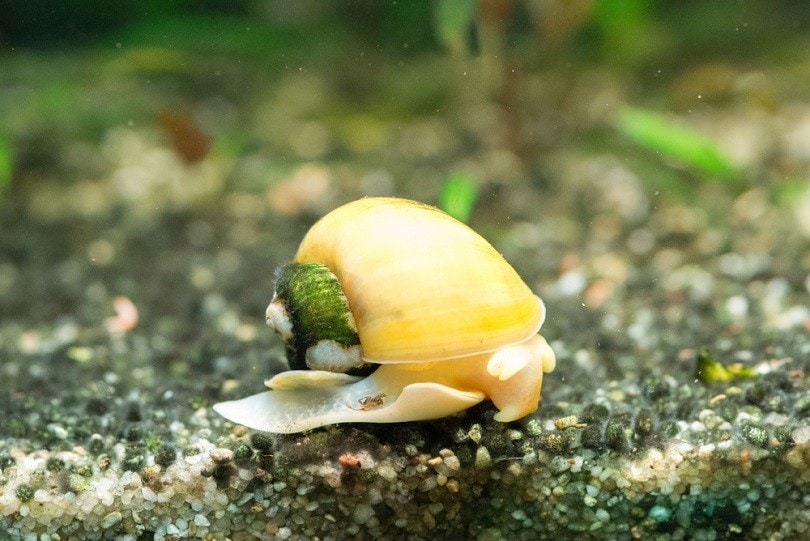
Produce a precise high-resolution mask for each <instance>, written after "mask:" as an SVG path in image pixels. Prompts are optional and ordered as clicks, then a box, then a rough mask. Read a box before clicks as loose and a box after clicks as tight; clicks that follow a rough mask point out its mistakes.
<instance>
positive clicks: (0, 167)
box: [0, 135, 12, 200]
mask: <svg viewBox="0 0 810 541" xmlns="http://www.w3.org/2000/svg"><path fill="white" fill-rule="evenodd" d="M11 170H12V157H11V145H10V144H9V143H8V140H7V139H6V138H5V137H3V136H2V135H0V200H2V198H3V196H4V195H5V193H6V192H7V191H8V190H9V187H10V186H11Z"/></svg>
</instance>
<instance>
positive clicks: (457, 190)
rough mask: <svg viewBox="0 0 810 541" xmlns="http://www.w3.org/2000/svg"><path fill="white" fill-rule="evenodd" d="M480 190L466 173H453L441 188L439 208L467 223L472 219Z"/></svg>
mask: <svg viewBox="0 0 810 541" xmlns="http://www.w3.org/2000/svg"><path fill="white" fill-rule="evenodd" d="M477 195H478V190H477V188H476V187H475V183H474V182H473V181H472V179H471V178H470V177H469V176H468V175H465V174H464V173H452V174H450V176H448V177H447V179H445V181H444V182H443V183H442V186H441V188H440V190H439V208H440V209H442V210H443V211H445V212H446V213H447V214H449V215H450V216H452V217H453V218H455V219H457V220H459V221H461V222H464V223H466V222H467V220H469V219H470V213H471V212H472V208H473V205H474V204H475V199H476V197H477Z"/></svg>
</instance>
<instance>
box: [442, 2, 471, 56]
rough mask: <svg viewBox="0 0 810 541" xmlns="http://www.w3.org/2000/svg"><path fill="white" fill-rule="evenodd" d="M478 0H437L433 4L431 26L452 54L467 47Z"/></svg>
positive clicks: (460, 51) (460, 52) (461, 52)
mask: <svg viewBox="0 0 810 541" xmlns="http://www.w3.org/2000/svg"><path fill="white" fill-rule="evenodd" d="M477 9H478V0H438V1H437V2H435V3H434V4H433V12H434V13H433V27H434V31H435V32H436V36H437V37H438V39H439V41H440V42H441V43H442V45H444V46H445V47H446V48H447V49H448V50H449V51H450V52H452V53H453V54H459V55H460V54H463V53H465V52H466V51H467V49H468V38H469V34H470V30H471V28H472V27H473V24H474V23H475V13H476V11H477Z"/></svg>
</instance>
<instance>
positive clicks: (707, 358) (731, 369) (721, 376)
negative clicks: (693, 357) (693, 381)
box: [695, 348, 758, 386]
mask: <svg viewBox="0 0 810 541" xmlns="http://www.w3.org/2000/svg"><path fill="white" fill-rule="evenodd" d="M757 376H758V374H757V373H756V372H755V371H754V369H753V368H751V367H749V366H745V365H742V364H740V363H734V364H723V363H722V362H721V361H719V360H718V359H716V358H715V357H714V356H712V355H711V354H710V353H709V352H708V350H706V349H705V348H703V349H701V350H700V352H699V353H698V357H697V364H696V365H695V377H696V378H697V380H698V381H700V382H701V383H702V384H703V385H706V386H708V385H711V384H712V383H714V382H715V381H731V380H732V379H749V378H755V377H757Z"/></svg>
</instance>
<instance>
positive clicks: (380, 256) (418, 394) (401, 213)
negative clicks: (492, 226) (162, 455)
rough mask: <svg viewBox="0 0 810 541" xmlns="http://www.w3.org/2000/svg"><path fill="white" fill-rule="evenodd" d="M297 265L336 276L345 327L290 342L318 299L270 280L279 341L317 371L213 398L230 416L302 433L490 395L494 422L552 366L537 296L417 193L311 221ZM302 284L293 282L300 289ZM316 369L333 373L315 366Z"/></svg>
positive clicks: (522, 407)
mask: <svg viewBox="0 0 810 541" xmlns="http://www.w3.org/2000/svg"><path fill="white" fill-rule="evenodd" d="M315 264H319V265H315ZM297 265H298V266H300V265H304V266H306V265H311V266H312V267H314V268H316V269H317V268H320V269H321V271H319V272H323V273H326V274H327V275H330V274H331V275H333V278H336V280H337V284H339V285H335V284H332V286H329V287H331V288H332V289H335V288H338V289H340V288H342V295H343V296H345V298H342V302H343V305H348V310H349V313H348V314H346V315H345V316H341V317H339V318H338V319H341V324H342V325H344V326H345V327H344V328H342V330H341V331H340V332H336V333H331V331H330V332H328V333H327V334H328V336H325V337H324V340H321V341H318V338H317V336H315V337H312V336H308V338H307V341H305V342H301V341H300V340H298V341H296V340H294V338H293V337H294V335H296V332H295V329H294V327H295V326H296V325H298V326H299V327H300V322H299V321H298V320H297V319H296V318H297V317H298V315H299V314H302V313H304V312H307V308H313V307H314V308H315V309H314V310H310V312H312V314H308V315H307V318H305V319H306V321H308V322H309V321H311V320H315V319H317V318H319V317H321V315H322V314H321V310H319V309H317V307H318V306H319V305H318V304H317V302H318V301H317V300H313V299H316V298H317V297H316V296H315V295H314V294H313V296H312V297H311V298H310V297H307V299H306V301H305V302H306V303H307V304H305V305H304V306H303V307H300V305H297V304H294V303H293V302H292V301H291V300H290V299H286V298H284V296H283V295H282V296H279V292H278V286H277V295H276V297H274V301H273V303H271V306H270V307H268V323H269V324H271V326H273V327H275V328H276V330H277V331H278V332H279V334H280V335H282V338H284V339H285V343H286V344H287V347H288V358H290V362H291V366H294V367H295V368H306V367H309V368H316V370H290V371H287V372H282V373H280V374H278V375H277V376H275V377H274V378H272V379H270V380H269V381H268V382H267V386H268V387H269V388H270V391H267V392H264V393H261V394H259V395H255V396H254V397H249V398H247V399H243V400H239V401H234V402H226V403H222V404H218V405H217V406H215V408H216V410H217V411H218V412H219V413H221V414H222V415H224V416H225V417H227V418H229V419H231V420H233V421H236V422H239V423H241V424H244V425H246V426H249V427H252V428H256V429H259V430H265V431H270V432H298V431H302V430H306V429H309V428H314V427H317V426H322V425H325V424H332V423H340V422H400V421H413V420H419V419H433V418H437V417H443V416H446V415H449V414H452V413H455V412H458V411H462V410H464V409H466V408H468V407H470V406H472V405H474V404H477V403H478V402H481V401H482V400H484V399H486V398H489V399H490V400H492V401H493V403H494V404H495V406H496V407H498V408H499V409H500V412H499V413H498V414H497V415H496V419H498V420H501V421H510V420H513V419H517V418H520V417H522V416H524V415H527V414H528V413H531V412H533V411H535V409H536V408H537V405H538V401H539V398H540V386H541V384H542V375H543V372H550V371H551V370H553V368H554V362H555V361H554V354H553V352H552V351H551V348H549V346H548V344H547V343H546V341H545V340H544V339H543V338H542V337H541V336H539V335H538V334H537V331H538V329H539V328H540V325H541V324H542V322H543V319H544V317H545V310H544V307H543V303H542V301H540V299H539V298H537V297H536V296H534V294H532V292H531V291H530V290H529V288H528V287H527V286H526V284H525V283H524V282H523V281H522V280H521V279H520V277H519V276H518V275H517V273H516V272H515V271H514V269H512V267H511V266H509V264H508V263H506V261H505V260H504V259H503V258H502V257H501V255H500V254H499V253H498V252H497V251H496V250H495V249H494V248H493V247H492V246H491V245H490V244H489V243H487V242H486V240H484V239H483V238H482V237H480V236H479V235H478V234H477V233H475V232H474V231H473V230H472V229H470V228H468V227H467V226H465V225H464V224H461V223H460V222H458V221H456V220H454V219H453V218H451V217H449V216H448V215H446V214H444V213H443V212H441V211H439V210H438V209H435V208H433V207H430V206H427V205H423V204H421V203H416V202H413V201H407V200H402V199H395V198H367V199H361V200H358V201H355V202H353V203H349V204H347V205H344V206H343V207H340V208H338V209H336V210H334V211H332V212H331V213H329V214H327V215H326V216H325V217H324V218H322V219H321V220H320V221H319V222H317V223H316V224H315V225H314V226H313V227H312V229H310V231H309V232H308V233H307V235H306V236H305V237H304V240H303V241H302V242H301V246H300V248H299V250H298V253H297V254H296V257H295V260H294V263H293V265H292V266H291V268H292V269H295V268H300V267H297ZM327 269H328V270H327ZM284 276H286V274H285V275H283V276H282V277H281V278H280V281H282V280H283V279H284ZM321 282H324V280H321V279H319V282H318V283H319V284H320V283H321ZM300 284H301V285H300V286H298V285H295V284H293V287H292V289H296V288H297V290H303V289H305V288H306V287H308V285H307V284H305V283H304V282H301V283H300ZM318 287H319V288H320V287H321V286H320V285H319V286H318ZM324 287H326V286H324ZM329 295H330V296H331V295H332V294H331V293H330V294H329ZM313 302H315V303H316V304H314V305H312V304H311V303H313ZM330 310H331V309H330ZM326 311H327V312H328V311H329V310H326ZM310 316H311V317H310ZM323 317H324V318H326V316H323ZM330 317H331V316H330ZM288 319H292V320H294V321H293V323H290V322H289V321H288ZM299 319H300V318H299ZM330 321H331V320H330ZM330 324H331V323H327V322H326V319H324V321H323V322H321V321H315V322H314V323H308V324H307V325H308V326H309V327H310V328H313V327H314V328H316V329H319V328H325V327H328V326H329V325H330ZM308 331H309V329H308ZM319 332H320V331H319ZM346 332H348V334H352V333H356V338H354V339H352V338H346V337H345V334H346ZM298 334H300V333H298ZM310 334H314V335H318V332H315V333H310ZM358 338H359V340H358ZM358 341H359V344H358V343H357V342H358ZM324 352H327V353H324ZM332 353H334V355H332ZM327 357H328V359H327V360H325V361H324V360H323V359H324V358H327ZM343 365H345V366H343ZM369 365H379V368H377V369H376V371H374V372H373V373H372V374H371V375H369V376H367V377H365V378H359V377H355V376H348V375H345V374H339V373H335V372H331V371H332V370H337V371H347V370H354V369H358V367H363V366H365V367H368V366H369ZM323 367H326V368H328V370H329V371H324V370H319V369H317V368H323ZM372 396H384V398H381V399H380V400H379V402H380V403H379V406H375V407H368V408H357V407H353V406H357V404H358V403H359V401H361V399H363V398H365V397H372Z"/></svg>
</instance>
